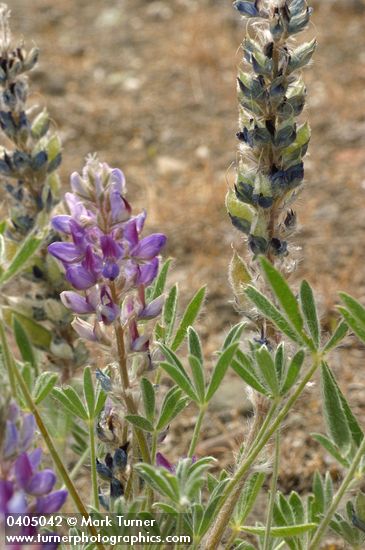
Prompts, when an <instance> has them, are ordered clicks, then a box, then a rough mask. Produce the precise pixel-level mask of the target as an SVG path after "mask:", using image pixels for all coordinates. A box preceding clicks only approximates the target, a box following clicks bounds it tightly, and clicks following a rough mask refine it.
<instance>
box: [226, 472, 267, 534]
mask: <svg viewBox="0 0 365 550" xmlns="http://www.w3.org/2000/svg"><path fill="white" fill-rule="evenodd" d="M265 478H266V475H265V474H264V472H256V473H254V474H253V475H252V476H251V477H250V478H249V479H248V480H247V481H246V483H245V485H244V487H243V490H242V493H241V495H240V498H239V501H238V503H237V506H236V509H235V512H234V516H233V521H234V523H235V524H239V523H243V522H244V521H245V520H246V518H247V517H248V515H249V513H250V512H251V510H252V508H253V506H254V504H255V502H256V498H257V495H258V494H259V492H260V490H261V488H262V485H263V483H264V481H265Z"/></svg>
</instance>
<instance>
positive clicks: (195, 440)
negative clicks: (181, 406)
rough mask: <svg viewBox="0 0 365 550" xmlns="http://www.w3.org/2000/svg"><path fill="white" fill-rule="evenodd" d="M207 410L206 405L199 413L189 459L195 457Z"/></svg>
mask: <svg viewBox="0 0 365 550" xmlns="http://www.w3.org/2000/svg"><path fill="white" fill-rule="evenodd" d="M206 410H207V407H206V405H201V407H200V411H199V416H198V419H197V421H196V424H195V428H194V433H193V437H192V439H191V443H190V447H189V452H188V457H189V458H192V456H193V455H194V452H195V448H196V445H197V443H198V439H199V435H200V430H201V427H202V423H203V419H204V416H205V413H206Z"/></svg>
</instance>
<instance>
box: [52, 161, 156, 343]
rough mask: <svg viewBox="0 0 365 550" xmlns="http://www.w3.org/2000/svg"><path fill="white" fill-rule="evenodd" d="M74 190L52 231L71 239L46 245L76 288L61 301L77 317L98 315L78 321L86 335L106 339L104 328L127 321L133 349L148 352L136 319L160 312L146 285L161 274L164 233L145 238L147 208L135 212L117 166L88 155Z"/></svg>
mask: <svg viewBox="0 0 365 550" xmlns="http://www.w3.org/2000/svg"><path fill="white" fill-rule="evenodd" d="M71 188H72V191H73V192H72V193H67V194H66V195H65V202H66V205H67V208H68V210H69V214H67V215H65V214H61V215H57V216H55V217H54V218H53V220H52V224H53V227H54V229H56V230H57V231H58V232H60V233H63V234H64V235H66V237H67V239H68V241H67V242H54V243H52V244H51V245H50V246H49V247H48V250H49V252H50V254H52V255H53V256H54V257H55V258H57V259H58V260H59V261H60V262H61V263H62V264H63V266H64V269H65V276H66V279H67V281H68V282H69V283H70V284H71V285H72V286H73V287H74V289H75V290H76V291H77V292H74V291H66V292H63V293H62V294H61V300H62V302H63V304H64V305H65V306H66V307H67V308H69V309H71V310H72V311H74V313H76V314H77V315H90V314H94V315H95V321H94V323H92V322H91V323H89V322H87V321H84V320H82V319H76V320H75V321H74V323H73V326H74V328H75V330H76V331H77V332H78V334H79V335H80V336H81V337H82V338H85V339H87V340H90V341H99V342H100V341H102V342H103V343H106V335H105V332H104V330H103V326H107V325H111V324H113V323H115V322H125V323H126V325H127V326H128V332H129V344H130V349H131V350H132V351H139V352H146V351H147V350H148V345H149V336H148V335H147V334H140V333H139V328H138V324H137V323H138V321H139V320H142V319H143V320H148V319H152V318H154V317H156V316H157V315H159V313H160V312H161V308H162V299H159V300H158V301H156V302H153V303H151V304H145V299H144V289H145V287H147V286H148V285H150V284H151V283H152V282H153V280H154V279H155V277H156V275H157V273H158V267H159V258H158V256H159V254H160V252H161V250H162V248H163V247H164V245H165V243H166V237H165V235H163V234H161V233H155V234H152V235H149V236H147V237H142V235H141V234H142V230H143V227H144V224H145V220H146V212H145V211H143V212H141V213H140V214H138V215H137V216H132V214H131V207H130V205H129V203H128V202H127V200H126V198H125V194H126V184H125V178H124V175H123V173H122V172H121V171H120V170H119V169H116V168H114V169H112V168H110V167H109V166H108V165H107V164H102V163H99V162H98V161H97V160H96V159H95V158H89V159H88V161H87V162H86V165H85V167H84V168H83V170H82V174H81V175H80V174H78V173H74V174H72V176H71ZM134 294H136V296H134V297H132V302H133V305H132V310H133V314H132V313H131V315H128V319H124V320H123V319H121V304H122V302H123V301H124V300H125V298H126V297H127V296H128V297H129V296H133V295H134Z"/></svg>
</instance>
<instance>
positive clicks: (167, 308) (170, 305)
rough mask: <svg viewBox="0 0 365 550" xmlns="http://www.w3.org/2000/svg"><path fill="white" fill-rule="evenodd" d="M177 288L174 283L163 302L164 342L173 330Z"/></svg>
mask: <svg viewBox="0 0 365 550" xmlns="http://www.w3.org/2000/svg"><path fill="white" fill-rule="evenodd" d="M178 294H179V291H178V288H177V285H174V286H173V287H172V288H171V290H170V292H169V294H168V296H167V298H166V302H165V304H164V308H163V312H162V319H163V322H164V325H165V328H166V342H168V341H169V339H170V336H171V334H172V331H173V330H174V325H175V320H176V313H177V299H178Z"/></svg>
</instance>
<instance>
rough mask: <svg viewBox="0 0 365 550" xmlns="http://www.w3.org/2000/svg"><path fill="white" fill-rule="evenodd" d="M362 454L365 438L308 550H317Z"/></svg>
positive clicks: (364, 451)
mask: <svg viewBox="0 0 365 550" xmlns="http://www.w3.org/2000/svg"><path fill="white" fill-rule="evenodd" d="M364 453H365V438H364V439H363V440H362V443H361V445H360V447H359V448H358V450H357V453H356V455H355V457H354V459H353V461H352V464H351V467H350V469H349V470H348V472H347V474H346V476H345V477H344V479H343V480H342V483H341V485H340V487H339V489H338V491H337V493H336V495H335V497H334V498H333V500H332V504H331V506H330V507H329V508H328V510H327V512H326V513H325V515H324V517H323V519H322V521H321V523H320V524H319V527H318V529H317V530H316V532H315V535H314V537H313V539H312V542H311V543H310V546H309V550H317V548H319V545H320V542H321V539H322V537H323V535H324V534H325V532H326V530H327V527H328V525H329V523H330V521H331V519H332V516H333V515H334V513H335V512H336V510H337V508H338V506H339V505H340V502H341V500H342V498H343V496H344V495H345V493H346V491H347V490H348V488H349V486H350V484H351V482H352V481H353V480H354V477H355V474H356V470H357V468H358V467H359V464H360V462H361V460H362V458H363V456H364Z"/></svg>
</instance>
